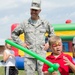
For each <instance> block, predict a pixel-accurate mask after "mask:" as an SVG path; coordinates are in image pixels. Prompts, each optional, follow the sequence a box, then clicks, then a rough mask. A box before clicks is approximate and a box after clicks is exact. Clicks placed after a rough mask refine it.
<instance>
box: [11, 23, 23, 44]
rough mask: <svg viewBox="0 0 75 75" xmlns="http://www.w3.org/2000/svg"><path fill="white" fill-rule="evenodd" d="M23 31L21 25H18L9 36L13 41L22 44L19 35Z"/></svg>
mask: <svg viewBox="0 0 75 75" xmlns="http://www.w3.org/2000/svg"><path fill="white" fill-rule="evenodd" d="M22 33H23V25H22V24H20V25H18V26H17V27H16V28H15V29H14V30H13V31H12V33H11V37H12V39H13V41H14V42H15V43H18V44H20V45H22V44H24V42H22V41H21V39H20V38H19V35H20V34H22Z"/></svg>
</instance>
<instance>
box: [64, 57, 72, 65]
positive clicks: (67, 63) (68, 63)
mask: <svg viewBox="0 0 75 75" xmlns="http://www.w3.org/2000/svg"><path fill="white" fill-rule="evenodd" d="M63 59H64V62H65V63H66V64H65V65H70V64H71V62H70V60H69V59H68V58H67V57H65V56H63Z"/></svg>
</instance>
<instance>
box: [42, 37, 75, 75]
mask: <svg viewBox="0 0 75 75" xmlns="http://www.w3.org/2000/svg"><path fill="white" fill-rule="evenodd" d="M49 47H50V49H51V50H52V53H51V55H49V56H47V57H46V60H48V61H50V62H52V63H58V64H59V65H60V66H59V68H58V70H59V72H60V74H61V75H69V70H70V69H71V70H72V71H73V72H74V73H75V64H74V62H73V60H72V57H71V56H70V55H68V54H64V53H63V52H62V51H63V46H62V40H61V38H60V37H59V36H51V37H50V39H49ZM49 68H50V67H49V66H48V65H47V64H45V63H44V65H43V68H42V71H43V72H44V75H58V72H57V71H54V72H52V73H49V72H48V69H49Z"/></svg>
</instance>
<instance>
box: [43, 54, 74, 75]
mask: <svg viewBox="0 0 75 75" xmlns="http://www.w3.org/2000/svg"><path fill="white" fill-rule="evenodd" d="M63 56H65V57H67V58H68V59H69V60H70V61H71V62H72V63H73V60H72V57H71V56H70V55H68V54H64V53H61V55H60V56H58V57H57V58H55V57H54V56H53V54H51V55H50V56H47V57H46V60H48V61H50V62H52V63H58V64H59V65H60V67H59V68H58V70H59V71H60V73H61V75H69V69H70V68H69V66H67V65H64V64H65V62H64V60H63ZM48 68H49V66H48V65H46V64H44V65H43V68H42V71H43V72H44V71H48Z"/></svg>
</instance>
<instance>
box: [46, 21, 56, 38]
mask: <svg viewBox="0 0 75 75" xmlns="http://www.w3.org/2000/svg"><path fill="white" fill-rule="evenodd" d="M47 31H48V34H49V37H50V36H53V35H55V33H54V27H53V26H52V25H51V24H50V23H49V22H47Z"/></svg>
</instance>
